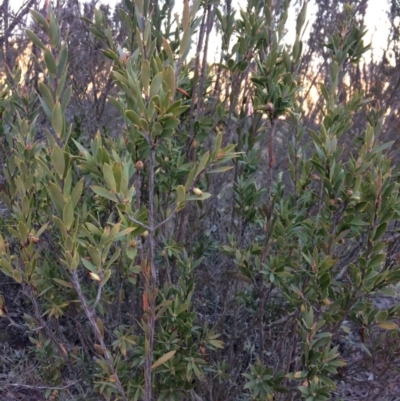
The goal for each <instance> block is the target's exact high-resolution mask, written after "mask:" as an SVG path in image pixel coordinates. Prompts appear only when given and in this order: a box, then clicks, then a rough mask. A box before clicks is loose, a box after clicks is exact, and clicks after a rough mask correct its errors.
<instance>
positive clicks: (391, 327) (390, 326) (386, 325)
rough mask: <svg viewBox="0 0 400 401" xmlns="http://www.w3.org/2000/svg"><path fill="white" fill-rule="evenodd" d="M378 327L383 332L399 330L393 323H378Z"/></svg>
mask: <svg viewBox="0 0 400 401" xmlns="http://www.w3.org/2000/svg"><path fill="white" fill-rule="evenodd" d="M378 326H379V327H380V328H381V329H385V330H397V329H398V328H399V326H398V325H397V324H396V323H394V322H382V323H378Z"/></svg>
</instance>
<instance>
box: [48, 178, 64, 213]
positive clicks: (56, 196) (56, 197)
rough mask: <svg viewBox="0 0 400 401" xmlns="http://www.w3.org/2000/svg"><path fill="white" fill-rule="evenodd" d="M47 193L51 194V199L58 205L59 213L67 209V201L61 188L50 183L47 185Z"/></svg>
mask: <svg viewBox="0 0 400 401" xmlns="http://www.w3.org/2000/svg"><path fill="white" fill-rule="evenodd" d="M47 191H48V192H49V194H50V196H51V199H52V200H53V202H54V203H55V204H56V206H57V208H58V209H59V211H62V210H63V209H64V207H65V199H64V196H63V194H62V192H61V190H60V188H59V187H58V186H57V185H56V184H54V183H53V182H49V184H48V185H47Z"/></svg>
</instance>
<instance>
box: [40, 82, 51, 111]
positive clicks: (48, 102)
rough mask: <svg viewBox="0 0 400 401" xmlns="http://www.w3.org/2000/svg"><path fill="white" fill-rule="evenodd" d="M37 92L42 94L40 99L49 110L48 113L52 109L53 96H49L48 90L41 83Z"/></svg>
mask: <svg viewBox="0 0 400 401" xmlns="http://www.w3.org/2000/svg"><path fill="white" fill-rule="evenodd" d="M39 90H40V93H41V94H42V98H43V100H44V102H45V103H46V106H47V107H48V108H49V110H50V111H52V110H53V108H54V100H53V96H52V95H51V92H50V89H49V88H48V87H47V86H46V85H45V84H44V83H43V82H39Z"/></svg>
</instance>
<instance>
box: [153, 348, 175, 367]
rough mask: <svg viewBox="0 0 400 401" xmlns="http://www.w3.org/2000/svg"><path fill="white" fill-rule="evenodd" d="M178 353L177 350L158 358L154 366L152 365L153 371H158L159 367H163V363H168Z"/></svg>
mask: <svg viewBox="0 0 400 401" xmlns="http://www.w3.org/2000/svg"><path fill="white" fill-rule="evenodd" d="M175 353H176V349H175V350H173V351H169V352H167V353H166V354H165V355H163V356H162V357H161V358H158V359H157V360H156V361H155V362H154V363H153V365H151V368H152V369H156V368H157V367H158V366H160V365H162V364H163V363H165V362H167V361H168V360H169V359H171V358H172V357H173V356H174V355H175Z"/></svg>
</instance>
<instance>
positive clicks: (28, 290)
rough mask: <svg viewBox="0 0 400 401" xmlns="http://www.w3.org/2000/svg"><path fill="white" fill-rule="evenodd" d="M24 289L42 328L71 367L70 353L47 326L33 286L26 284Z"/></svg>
mask: <svg viewBox="0 0 400 401" xmlns="http://www.w3.org/2000/svg"><path fill="white" fill-rule="evenodd" d="M23 287H24V289H25V290H26V292H24V294H26V295H28V297H29V299H30V300H31V302H32V305H33V310H34V312H35V316H36V319H37V320H38V321H39V323H40V325H41V326H40V328H44V329H45V331H46V333H47V335H48V336H49V338H50V340H51V341H52V343H53V344H54V345H55V346H56V347H57V348H58V350H59V351H60V354H61V355H62V356H63V358H64V361H65V362H66V363H67V364H68V365H69V366H70V367H71V364H70V362H69V360H68V354H67V353H66V350H65V348H64V347H63V346H62V345H61V344H60V343H59V341H57V339H56V338H55V336H54V334H53V333H52V331H51V330H50V328H49V327H48V326H47V324H46V322H45V320H44V319H43V317H42V315H41V313H40V309H39V305H38V303H37V299H36V296H35V294H34V292H33V289H32V287H31V286H30V285H29V284H24V285H23Z"/></svg>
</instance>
